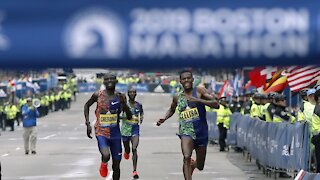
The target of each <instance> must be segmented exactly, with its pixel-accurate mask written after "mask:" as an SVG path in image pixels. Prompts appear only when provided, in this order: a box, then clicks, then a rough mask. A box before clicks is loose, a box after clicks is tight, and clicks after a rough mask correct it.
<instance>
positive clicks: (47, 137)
mask: <svg viewBox="0 0 320 180" xmlns="http://www.w3.org/2000/svg"><path fill="white" fill-rule="evenodd" d="M54 136H56V134H51V135H49V136H46V137H43V138H39V139H49V138H51V137H54Z"/></svg>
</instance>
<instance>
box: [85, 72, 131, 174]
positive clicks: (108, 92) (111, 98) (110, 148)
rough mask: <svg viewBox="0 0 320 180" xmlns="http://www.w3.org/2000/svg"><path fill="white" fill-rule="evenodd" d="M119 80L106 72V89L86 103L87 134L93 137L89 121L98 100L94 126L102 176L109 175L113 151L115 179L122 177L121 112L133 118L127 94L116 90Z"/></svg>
mask: <svg viewBox="0 0 320 180" xmlns="http://www.w3.org/2000/svg"><path fill="white" fill-rule="evenodd" d="M117 82H118V81H117V79H116V76H115V75H112V74H106V75H105V76H104V80H103V84H104V85H105V87H106V89H105V90H100V91H97V92H95V93H94V94H93V95H92V96H91V98H90V99H89V100H88V101H87V102H86V104H85V105H84V116H85V120H86V122H85V124H86V125H87V136H88V137H89V138H92V136H91V133H92V128H91V126H90V121H89V108H90V106H91V105H92V104H93V103H95V102H97V107H96V110H95V114H96V117H97V121H96V123H95V125H94V128H95V135H96V138H97V141H98V147H99V151H100V153H101V155H102V157H101V161H102V162H101V165H100V175H101V176H102V177H106V176H107V175H108V161H109V160H110V152H111V155H112V170H113V176H112V178H113V180H119V179H120V161H121V156H122V147H121V133H120V127H119V121H120V113H121V112H123V111H124V112H125V113H126V117H127V118H128V119H131V118H132V113H131V111H130V109H129V107H128V105H127V103H126V98H125V95H124V94H121V93H119V92H115V86H116V83H117Z"/></svg>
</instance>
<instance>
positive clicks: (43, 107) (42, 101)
mask: <svg viewBox="0 0 320 180" xmlns="http://www.w3.org/2000/svg"><path fill="white" fill-rule="evenodd" d="M46 101H47V100H46V96H45V95H44V94H41V96H40V104H41V106H40V108H41V113H42V114H41V116H45V115H46V104H47V102H46Z"/></svg>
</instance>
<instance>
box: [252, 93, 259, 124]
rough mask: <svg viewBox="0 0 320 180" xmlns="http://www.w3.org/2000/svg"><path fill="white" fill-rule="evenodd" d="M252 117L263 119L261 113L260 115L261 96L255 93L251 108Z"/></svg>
mask: <svg viewBox="0 0 320 180" xmlns="http://www.w3.org/2000/svg"><path fill="white" fill-rule="evenodd" d="M250 117H251V118H259V119H261V113H260V94H259V93H255V94H254V95H253V104H252V106H251V108H250Z"/></svg>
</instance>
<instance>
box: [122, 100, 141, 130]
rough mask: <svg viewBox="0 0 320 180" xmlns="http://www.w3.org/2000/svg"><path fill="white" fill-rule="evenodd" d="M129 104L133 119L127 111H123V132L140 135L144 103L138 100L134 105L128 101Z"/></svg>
mask: <svg viewBox="0 0 320 180" xmlns="http://www.w3.org/2000/svg"><path fill="white" fill-rule="evenodd" d="M128 106H129V108H130V110H131V113H132V119H127V118H126V116H125V113H123V114H124V115H123V121H122V126H121V134H122V136H133V135H139V129H140V127H139V121H140V113H141V112H142V111H143V110H142V105H141V104H140V103H139V102H136V103H135V106H134V107H133V106H131V104H130V103H128Z"/></svg>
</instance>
